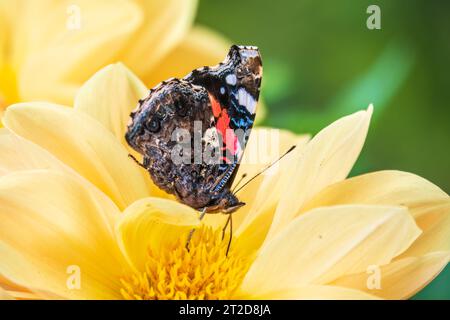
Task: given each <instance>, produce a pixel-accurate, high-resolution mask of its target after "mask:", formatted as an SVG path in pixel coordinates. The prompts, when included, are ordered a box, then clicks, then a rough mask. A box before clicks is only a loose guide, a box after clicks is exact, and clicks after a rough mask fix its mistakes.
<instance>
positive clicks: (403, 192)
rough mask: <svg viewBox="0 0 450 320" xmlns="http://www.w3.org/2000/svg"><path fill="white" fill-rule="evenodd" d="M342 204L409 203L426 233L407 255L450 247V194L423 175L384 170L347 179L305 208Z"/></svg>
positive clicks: (409, 207) (326, 190)
mask: <svg viewBox="0 0 450 320" xmlns="http://www.w3.org/2000/svg"><path fill="white" fill-rule="evenodd" d="M338 204H378V205H393V206H395V205H401V206H406V207H408V209H409V211H410V213H411V214H412V216H413V217H414V218H415V220H416V223H417V225H418V226H419V227H420V228H421V229H422V230H423V233H422V235H421V236H420V237H419V238H418V239H417V241H416V242H415V243H414V244H413V245H412V247H411V248H410V249H408V251H407V252H405V253H404V254H403V256H422V255H424V254H426V253H428V252H433V251H450V241H449V240H448V239H450V197H449V196H448V195H447V194H446V193H445V192H444V191H442V190H441V189H439V188H438V187H437V186H435V185H434V184H432V183H431V182H429V181H427V180H425V179H423V178H421V177H419V176H416V175H414V174H411V173H406V172H400V171H380V172H374V173H370V174H365V175H362V176H358V177H354V178H351V179H347V180H345V181H342V182H338V183H336V184H333V185H331V186H329V187H327V188H326V189H324V190H323V191H322V192H320V193H318V194H317V195H316V196H315V197H314V198H313V199H311V201H309V202H308V203H307V204H306V205H305V207H304V208H302V211H308V210H311V209H312V208H316V207H323V206H332V205H338Z"/></svg>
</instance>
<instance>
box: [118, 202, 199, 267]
mask: <svg viewBox="0 0 450 320" xmlns="http://www.w3.org/2000/svg"><path fill="white" fill-rule="evenodd" d="M199 223H200V222H199V219H198V212H197V211H195V210H194V209H192V208H190V207H188V206H185V205H182V204H180V203H178V202H176V201H172V200H167V199H161V198H146V199H141V200H139V201H137V202H135V203H133V204H132V205H131V206H130V207H128V208H127V209H126V210H125V211H124V213H123V215H122V218H121V220H120V221H119V222H118V224H117V226H116V233H117V239H118V241H119V244H120V247H121V249H122V251H123V253H124V255H125V256H126V257H127V258H128V261H129V262H130V264H132V265H133V266H134V267H135V268H136V270H141V271H142V270H144V266H145V263H146V262H147V258H148V256H147V252H148V251H147V250H148V249H149V248H151V249H153V250H159V249H160V248H161V247H164V246H165V244H170V243H172V242H173V241H177V240H178V239H179V238H180V237H187V235H188V234H189V232H190V230H192V229H193V228H195V227H197V226H198V225H199Z"/></svg>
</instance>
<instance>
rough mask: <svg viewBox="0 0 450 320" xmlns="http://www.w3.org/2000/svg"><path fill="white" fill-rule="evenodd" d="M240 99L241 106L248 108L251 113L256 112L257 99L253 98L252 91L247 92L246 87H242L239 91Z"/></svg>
mask: <svg viewBox="0 0 450 320" xmlns="http://www.w3.org/2000/svg"><path fill="white" fill-rule="evenodd" d="M238 100H239V104H240V105H241V106H244V107H245V108H247V110H248V112H250V113H251V114H254V113H255V109H256V101H255V99H253V97H252V96H251V94H250V93H248V92H247V90H245V89H244V88H240V89H239V91H238Z"/></svg>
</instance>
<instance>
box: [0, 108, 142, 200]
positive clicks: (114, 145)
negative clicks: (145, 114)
mask: <svg viewBox="0 0 450 320" xmlns="http://www.w3.org/2000/svg"><path fill="white" fill-rule="evenodd" d="M3 121H4V125H5V126H6V127H7V128H8V129H10V130H11V131H13V132H14V133H16V134H18V135H20V136H22V137H24V138H26V139H28V140H30V141H32V142H34V143H36V144H37V145H39V146H41V147H43V148H45V149H46V150H48V151H50V152H51V153H52V154H53V155H55V156H56V157H57V158H58V159H59V160H61V161H62V162H64V163H65V164H67V165H69V166H70V167H72V168H73V169H75V170H76V171H77V172H79V173H80V174H81V175H82V176H83V177H85V178H86V179H87V180H89V181H90V182H92V183H93V184H94V185H96V186H97V187H98V188H99V189H100V190H102V191H103V192H104V193H106V194H107V195H108V196H109V197H110V198H111V199H112V200H113V201H114V202H115V203H116V204H117V205H118V206H119V208H121V209H123V208H125V207H126V206H128V205H129V204H131V203H133V202H134V201H136V200H138V199H140V198H144V197H146V196H148V195H149V193H150V191H149V190H148V188H147V185H146V182H145V180H144V177H143V175H142V174H141V172H140V169H139V167H138V166H137V165H136V164H135V163H134V162H133V161H132V160H131V159H129V157H128V153H127V151H126V149H125V147H124V146H122V145H121V144H120V142H119V141H118V140H117V139H116V138H115V137H114V136H113V134H112V133H111V132H109V131H108V130H107V129H106V128H105V127H104V126H103V125H101V124H100V123H99V122H98V121H96V120H94V119H92V118H91V117H89V116H88V115H86V114H84V113H82V112H78V111H76V110H73V109H71V108H67V107H63V106H57V105H51V104H45V103H27V104H18V105H14V106H11V107H9V108H8V110H7V111H6V113H5V116H4V119H3Z"/></svg>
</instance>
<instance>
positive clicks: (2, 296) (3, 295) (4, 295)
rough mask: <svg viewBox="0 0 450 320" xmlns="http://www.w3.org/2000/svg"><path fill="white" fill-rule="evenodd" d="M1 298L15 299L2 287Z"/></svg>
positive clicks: (0, 290) (0, 289)
mask: <svg viewBox="0 0 450 320" xmlns="http://www.w3.org/2000/svg"><path fill="white" fill-rule="evenodd" d="M0 300H14V298H13V297H12V296H11V295H10V294H9V293H8V292H6V290H3V289H2V288H0Z"/></svg>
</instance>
